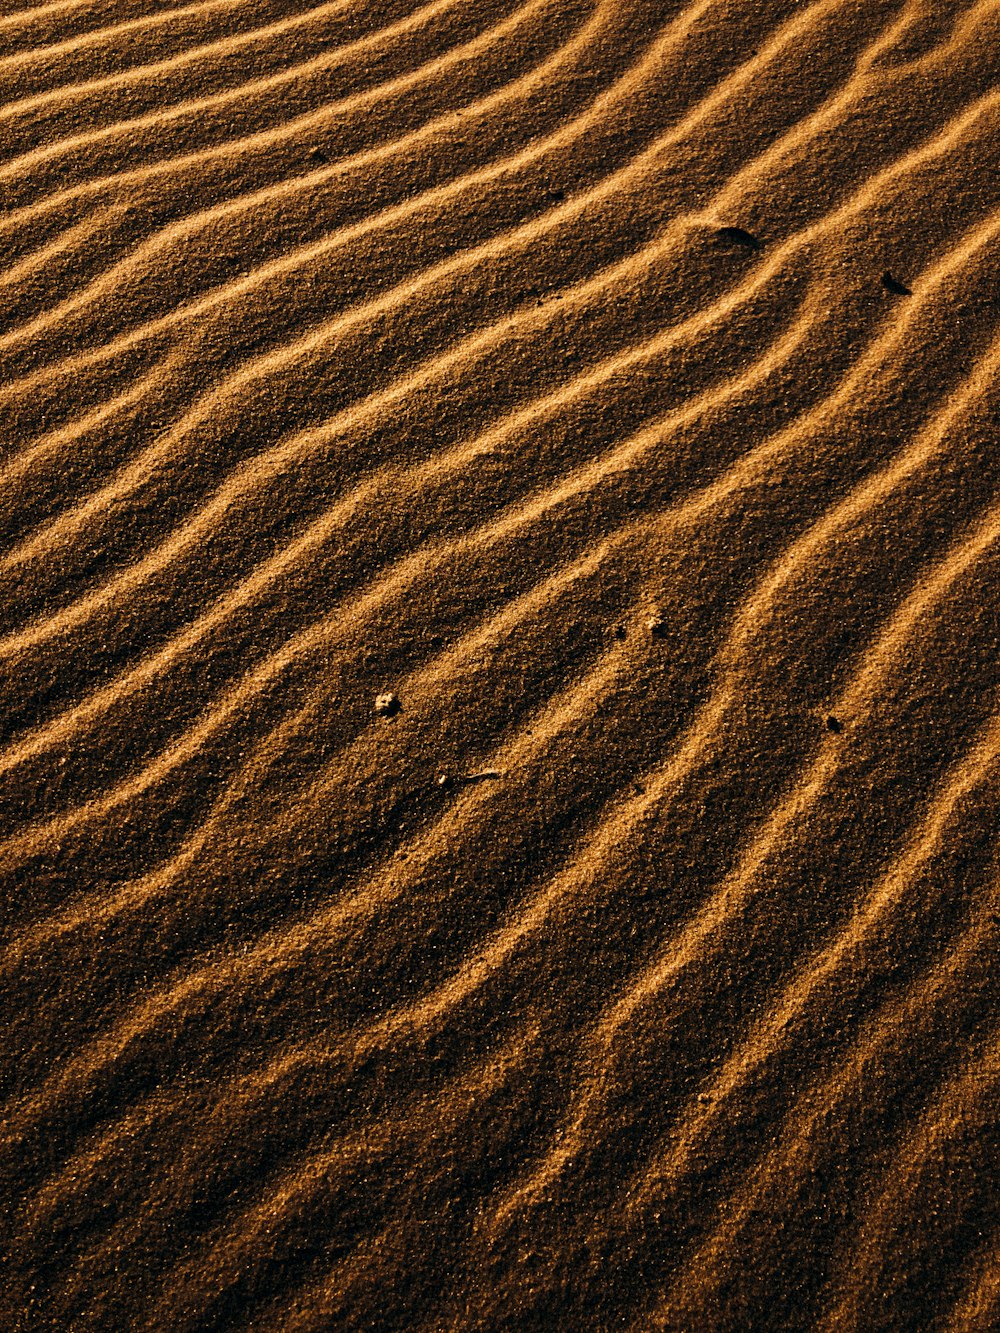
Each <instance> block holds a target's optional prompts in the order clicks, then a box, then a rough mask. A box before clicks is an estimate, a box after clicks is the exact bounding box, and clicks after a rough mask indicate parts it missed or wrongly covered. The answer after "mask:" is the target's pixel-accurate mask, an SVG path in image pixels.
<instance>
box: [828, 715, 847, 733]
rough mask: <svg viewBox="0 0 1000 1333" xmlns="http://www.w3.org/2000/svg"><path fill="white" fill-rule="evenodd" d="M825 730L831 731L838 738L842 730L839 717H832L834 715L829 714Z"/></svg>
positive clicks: (842, 725)
mask: <svg viewBox="0 0 1000 1333" xmlns="http://www.w3.org/2000/svg"><path fill="white" fill-rule="evenodd" d="M826 729H827V731H832V732H833V733H834V735H835V736H839V735H840V733H841V732H842V731H843V730H844V724H843V722H841V720H840V718H839V717H834V715H833V714H832V713H831V714H830V715H829V717H828V718H827V719H826Z"/></svg>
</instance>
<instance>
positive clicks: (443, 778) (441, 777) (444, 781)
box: [434, 773, 451, 787]
mask: <svg viewBox="0 0 1000 1333" xmlns="http://www.w3.org/2000/svg"><path fill="white" fill-rule="evenodd" d="M434 781H435V782H436V783H437V785H438V786H439V787H450V786H451V777H450V776H449V774H447V773H439V774H438V775H437V777H436V778H435V779H434Z"/></svg>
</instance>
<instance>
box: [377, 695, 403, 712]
mask: <svg viewBox="0 0 1000 1333" xmlns="http://www.w3.org/2000/svg"><path fill="white" fill-rule="evenodd" d="M402 707H403V705H402V704H401V703H400V701H399V695H398V694H392V693H386V694H377V695H376V696H375V712H376V713H378V714H379V716H380V717H395V716H396V714H397V713H398V712H399V710H400V709H401V708H402Z"/></svg>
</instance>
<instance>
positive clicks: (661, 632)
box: [646, 616, 669, 639]
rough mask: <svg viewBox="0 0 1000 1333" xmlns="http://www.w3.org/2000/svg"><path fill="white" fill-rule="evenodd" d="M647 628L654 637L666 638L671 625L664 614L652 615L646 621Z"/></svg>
mask: <svg viewBox="0 0 1000 1333" xmlns="http://www.w3.org/2000/svg"><path fill="white" fill-rule="evenodd" d="M646 628H647V629H648V630H649V632H650V634H652V636H653V638H654V639H665V638H666V636H667V630H668V628H669V627H668V625H667V622H666V620H665V619H664V618H663V616H650V617H649V619H648V620H647V621H646Z"/></svg>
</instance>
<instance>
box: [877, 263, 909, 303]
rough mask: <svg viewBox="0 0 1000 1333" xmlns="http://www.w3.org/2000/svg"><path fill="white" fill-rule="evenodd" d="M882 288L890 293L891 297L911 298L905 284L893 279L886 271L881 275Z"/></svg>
mask: <svg viewBox="0 0 1000 1333" xmlns="http://www.w3.org/2000/svg"><path fill="white" fill-rule="evenodd" d="M882 286H883V287H884V288H885V289H886V291H887V292H892V294H893V296H912V295H913V293H912V292H911V291H910V289H909V287H907V286H906V284H905V283H903V282H900V281H899V279H898V278H894V277H893V276H892V274H891V273H890V272H889V270H888V269H886V271H885V272H884V273H883V274H882Z"/></svg>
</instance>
